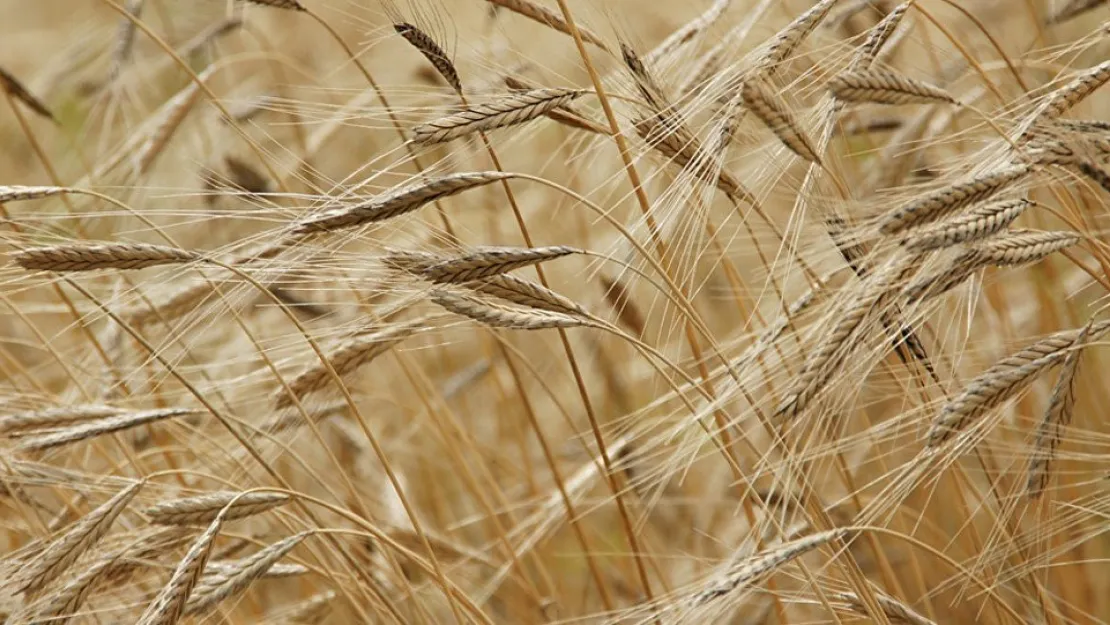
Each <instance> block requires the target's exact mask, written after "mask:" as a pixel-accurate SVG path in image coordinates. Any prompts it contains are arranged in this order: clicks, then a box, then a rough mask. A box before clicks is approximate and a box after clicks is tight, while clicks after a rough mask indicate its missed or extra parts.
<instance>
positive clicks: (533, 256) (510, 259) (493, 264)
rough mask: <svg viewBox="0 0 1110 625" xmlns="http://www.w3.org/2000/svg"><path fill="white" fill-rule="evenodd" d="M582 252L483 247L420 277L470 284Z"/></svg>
mask: <svg viewBox="0 0 1110 625" xmlns="http://www.w3.org/2000/svg"><path fill="white" fill-rule="evenodd" d="M581 252H582V250H580V249H578V248H575V247H570V246H568V245H553V246H549V247H532V248H528V247H482V248H479V249H477V250H475V251H474V252H472V253H469V254H462V255H460V256H455V257H452V258H448V259H445V260H443V261H441V262H438V263H436V264H434V265H432V266H430V267H428V268H427V269H424V270H423V272H422V273H423V276H424V277H425V278H427V279H428V280H431V281H432V282H439V283H443V284H448V283H460V282H470V281H471V280H480V279H482V278H489V277H491V276H495V275H498V274H502V273H506V272H509V271H512V270H514V269H520V268H521V267H528V266H530V265H536V264H539V263H543V262H547V261H549V260H554V259H556V258H562V257H564V256H569V255H571V254H579V253H581Z"/></svg>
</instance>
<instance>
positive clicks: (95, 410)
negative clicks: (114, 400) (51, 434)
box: [0, 404, 124, 435]
mask: <svg viewBox="0 0 1110 625" xmlns="http://www.w3.org/2000/svg"><path fill="white" fill-rule="evenodd" d="M121 412H124V410H123V409H122V408H116V407H114V406H103V405H96V404H88V405H76V406H64V407H61V408H48V409H46V410H34V411H30V412H21V413H19V414H13V415H6V416H3V417H0V434H6V435H10V434H12V433H14V432H23V431H26V430H37V429H41V428H51V427H57V426H60V425H70V424H72V423H74V422H77V421H86V420H88V419H101V418H104V417H111V416H113V415H117V414H120V413H121Z"/></svg>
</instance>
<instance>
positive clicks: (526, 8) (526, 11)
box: [486, 0, 609, 51]
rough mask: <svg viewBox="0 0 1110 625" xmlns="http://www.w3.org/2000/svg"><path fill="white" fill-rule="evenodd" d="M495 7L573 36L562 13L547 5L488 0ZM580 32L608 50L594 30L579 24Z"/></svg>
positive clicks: (507, 0)
mask: <svg viewBox="0 0 1110 625" xmlns="http://www.w3.org/2000/svg"><path fill="white" fill-rule="evenodd" d="M486 2H488V3H490V4H491V5H493V6H495V7H501V8H503V9H508V10H510V11H512V12H513V13H516V14H517V15H521V16H523V17H527V18H528V19H530V20H532V21H534V22H539V23H540V24H543V25H544V26H547V27H549V28H552V29H554V30H557V31H559V32H561V33H563V34H564V35H567V36H573V35H572V34H571V31H570V26H569V25H568V24H567V22H566V20H564V19H563V18H562V16H561V15H559V14H558V13H555V12H554V11H552V10H551V9H548V8H547V7H544V6H541V5H539V4H537V3H535V2H533V1H532V0H486ZM577 26H578V33H579V35H581V37H582V41H586V42H588V43H592V44H594V45H595V46H597V47H599V48H601V49H602V50H605V51H608V50H609V48H608V46H606V45H605V41H604V40H602V38H601V37H599V36H597V35H596V34H594V33H593V32H592V31H590V30H588V29H586V28H584V27H583V26H582V25H581V24H577Z"/></svg>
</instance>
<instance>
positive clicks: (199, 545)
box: [138, 515, 224, 625]
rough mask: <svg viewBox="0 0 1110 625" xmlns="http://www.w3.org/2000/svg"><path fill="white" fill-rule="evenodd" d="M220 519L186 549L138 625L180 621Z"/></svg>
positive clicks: (217, 531)
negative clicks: (186, 551)
mask: <svg viewBox="0 0 1110 625" xmlns="http://www.w3.org/2000/svg"><path fill="white" fill-rule="evenodd" d="M223 522H224V517H223V515H219V516H216V518H215V520H213V521H212V524H211V525H209V526H208V529H207V530H205V531H204V533H203V534H201V535H200V537H198V538H197V539H196V541H194V542H193V545H192V546H191V547H189V551H188V553H186V554H185V557H184V558H182V559H181V562H179V563H178V565H177V568H176V569H174V572H173V575H172V576H171V577H170V581H169V582H167V583H166V585H165V586H164V587H163V588H162V590H161V592H159V593H158V596H157V597H155V598H154V601H152V602H151V604H150V605H149V606H148V607H147V609H146V611H145V612H143V615H142V616H141V617H140V618H139V621H138V625H174V623H177V621H179V620H180V619H181V616H182V615H183V613H184V611H185V604H186V602H187V601H188V600H189V595H190V594H191V593H192V592H193V587H195V586H196V584H197V581H199V580H200V576H201V573H202V572H203V571H204V565H205V564H206V563H207V562H208V557H209V556H210V555H211V553H212V542H213V541H214V540H216V536H217V535H218V534H219V533H220V528H221V527H223Z"/></svg>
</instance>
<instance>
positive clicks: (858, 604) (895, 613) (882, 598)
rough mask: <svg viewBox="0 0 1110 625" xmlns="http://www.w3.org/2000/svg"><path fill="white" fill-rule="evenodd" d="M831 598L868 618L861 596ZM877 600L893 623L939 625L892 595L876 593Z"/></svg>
mask: <svg viewBox="0 0 1110 625" xmlns="http://www.w3.org/2000/svg"><path fill="white" fill-rule="evenodd" d="M830 598H832V599H837V600H839V601H843V602H844V603H847V604H848V605H849V606H850V607H851V608H852V610H853V611H855V612H856V613H858V614H860V615H861V616H867V608H866V604H864V602H863V600H862V599H860V598H859V595H857V594H855V593H853V592H842V593H837V594H835V595H832V596H831V597H830ZM875 600H876V601H878V602H879V607H880V608H882V609H883V612H884V613H885V614H886V616H887V618H889V619H890V620H891V622H892V623H905V624H906V625H937V624H936V623H934V622H933V621H930V620H929V619H927V618H925V617H924V616H921V615H920V614H918V613H917V612H914V611H913V610H912V609H911V608H910V607H909V606H907V605H906V604H904V603H902V602H901V601H898V600H897V599H895V598H894V597H891V596H890V595H887V594H884V593H880V592H876V593H875Z"/></svg>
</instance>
